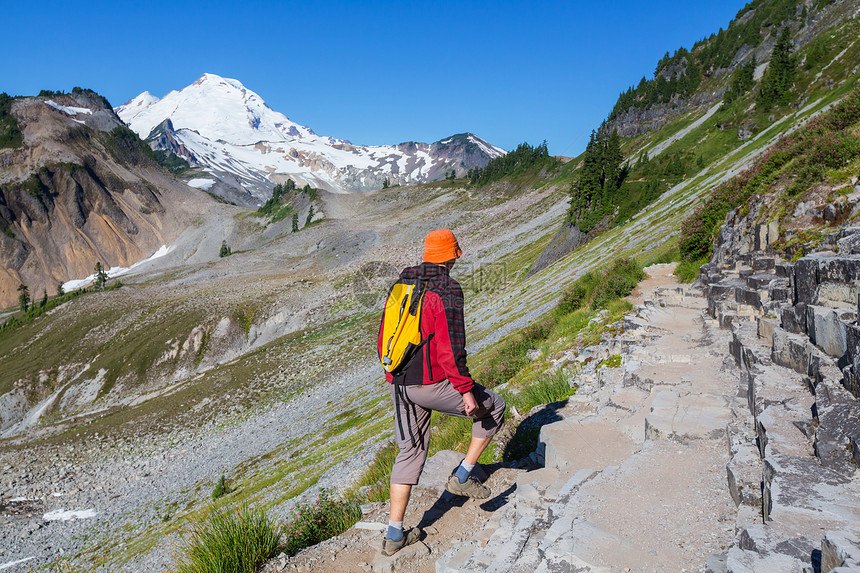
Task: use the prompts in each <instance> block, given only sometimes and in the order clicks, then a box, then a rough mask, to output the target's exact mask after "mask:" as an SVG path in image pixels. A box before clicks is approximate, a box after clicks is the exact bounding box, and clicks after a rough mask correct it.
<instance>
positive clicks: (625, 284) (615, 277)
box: [591, 259, 645, 310]
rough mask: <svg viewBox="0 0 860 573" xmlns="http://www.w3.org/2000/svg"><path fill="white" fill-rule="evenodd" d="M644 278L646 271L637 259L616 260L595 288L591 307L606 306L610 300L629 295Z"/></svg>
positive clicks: (599, 307)
mask: <svg viewBox="0 0 860 573" xmlns="http://www.w3.org/2000/svg"><path fill="white" fill-rule="evenodd" d="M643 278H645V271H643V270H642V267H640V266H639V264H638V263H637V262H636V260H635V259H619V260H617V261H615V262H614V263H613V264H612V266H611V267H609V269H608V270H607V271H606V272H605V273H604V274H603V277H602V280H601V281H600V282H599V283H598V284H597V287H596V288H595V289H594V294H593V296H592V300H591V308H592V309H595V310H596V309H601V308H605V307H606V305H607V304H608V303H609V302H610V301H613V300H615V299H619V298H622V297H625V296H627V295H629V294H630V293H631V292H633V289H634V288H636V285H637V284H639V281H641V280H642V279H643Z"/></svg>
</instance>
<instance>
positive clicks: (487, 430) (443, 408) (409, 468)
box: [390, 380, 505, 485]
mask: <svg viewBox="0 0 860 573" xmlns="http://www.w3.org/2000/svg"><path fill="white" fill-rule="evenodd" d="M390 386H391V399H392V401H393V402H394V404H395V407H396V405H397V400H395V396H394V384H391V385H390ZM400 389H401V392H402V393H401V395H400V408H399V410H400V423H401V424H402V426H403V433H404V436H405V439H404V437H401V435H400V429H399V428H398V426H397V413H396V412H395V417H394V436H395V438H396V440H397V446H398V447H399V448H400V453H399V454H397V459H395V460H394V467H393V468H392V469H391V483H397V484H408V485H415V484H417V483H418V477H419V476H420V475H421V471H422V470H423V469H424V462H425V461H427V448H428V446H429V445H430V413H431V412H432V411H433V410H435V411H437V412H441V413H442V414H448V415H449V416H458V417H460V418H471V419H472V420H473V421H472V437H475V438H492V437H493V436H494V435H496V432H498V431H499V429H500V428H501V427H502V424H503V423H504V421H505V401H504V400H503V399H502V398H501V397H500V396H499V395H498V394H496V393H495V392H492V391H490V390H487V389H486V388H484V387H483V386H481V385H480V384H475V386H474V388H473V389H472V395H473V396H475V401H476V402H477V403H478V409H477V410H476V411H475V412H474V413H473V414H472V415H471V416H466V409H465V406H464V405H463V397H462V396H461V394H460V393H459V392H457V390H455V389H454V387H453V386H452V385H451V382H450V381H448V380H443V381H441V382H437V383H435V384H424V385H421V386H401V387H400ZM410 436H411V438H410ZM451 469H454V468H451Z"/></svg>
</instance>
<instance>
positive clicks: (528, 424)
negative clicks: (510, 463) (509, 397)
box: [502, 400, 567, 460]
mask: <svg viewBox="0 0 860 573" xmlns="http://www.w3.org/2000/svg"><path fill="white" fill-rule="evenodd" d="M566 405H567V400H561V401H560V402H553V403H552V404H546V405H545V406H544V407H542V408H541V409H540V410H538V411H536V412H533V413H531V414H529V415H528V416H526V417H525V418H523V420H522V422H520V424H519V426H517V429H516V430H515V431H514V435H513V436H511V439H510V440H508V443H507V444H505V451H504V453H503V454H502V459H504V460H519V459H522V458H525V457H527V456H528V455H529V454H530V453H532V452H533V451H535V450H536V449H537V444H538V435H539V434H540V428H541V426H543V425H544V424H551V423H553V422H558V421H561V420H562V417H561V416H559V415H558V411H559V410H561V409H562V408H564V407H565V406H566Z"/></svg>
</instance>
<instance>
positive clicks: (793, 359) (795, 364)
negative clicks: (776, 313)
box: [771, 321, 815, 375]
mask: <svg viewBox="0 0 860 573" xmlns="http://www.w3.org/2000/svg"><path fill="white" fill-rule="evenodd" d="M783 323H784V321H783ZM814 353H815V347H814V346H813V345H812V343H811V342H809V339H808V338H807V337H806V336H803V335H800V334H792V333H790V332H787V331H785V330H784V329H782V328H779V327H777V328H775V329H774V331H773V352H772V353H771V359H772V360H773V363H774V364H777V365H779V366H784V367H785V368H789V369H791V370H794V371H795V372H798V373H800V374H803V375H807V374H808V373H809V364H810V360H811V358H812V356H813V354H814Z"/></svg>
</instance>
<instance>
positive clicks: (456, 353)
mask: <svg viewBox="0 0 860 573" xmlns="http://www.w3.org/2000/svg"><path fill="white" fill-rule="evenodd" d="M400 278H402V279H412V278H421V279H424V280H426V281H427V287H426V289H427V290H426V293H425V295H424V304H423V305H422V307H421V335H422V336H423V337H424V338H427V337H429V336H430V335H431V334H433V338H431V339H430V341H429V342H428V343H427V344H425V345H424V347H423V349H422V356H421V358H422V360H421V363H420V364H419V363H418V361H417V360H414V361H413V363H412V364H411V365H410V366H409V367H408V368H407V370H411V371H412V374H414V375H415V376H413V377H412V378H413V379H415V378H417V375H419V372H418V371H419V370H423V373H422V374H420V379H421V383H423V384H434V383H436V382H441V381H442V380H445V379H446V378H447V379H448V380H450V381H451V384H452V385H453V386H454V388H455V389H456V390H457V391H458V392H460V393H461V394H463V393H466V392H468V391H469V390H471V389H472V386H473V384H474V383H473V381H472V375H471V374H470V373H469V367H468V366H467V365H466V325H465V322H464V320H463V289H462V288H460V284H459V283H458V282H457V281H455V280H454V279H452V278H451V276H450V274H449V271H448V269H447V268H446V267H444V266H441V265H437V264H434V263H421V264H420V265H418V266H415V267H408V268H406V269H403V271H402V272H401V273H400ZM379 348H380V349H381V348H382V326H381V325H380V328H379ZM385 377H386V379H387V380H388V381H389V382H392V381H393V377H392V376H391V374H388V373H386V376H385ZM407 378H410V376H409V372H407ZM407 383H408V382H407ZM413 383H417V382H413Z"/></svg>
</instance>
